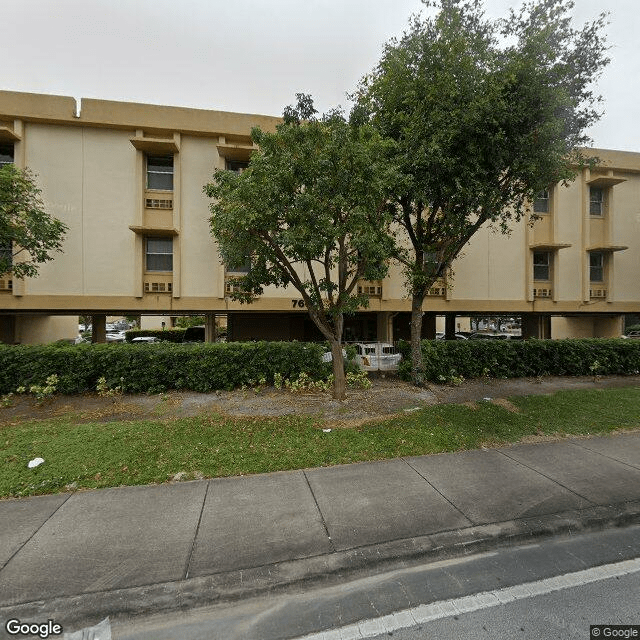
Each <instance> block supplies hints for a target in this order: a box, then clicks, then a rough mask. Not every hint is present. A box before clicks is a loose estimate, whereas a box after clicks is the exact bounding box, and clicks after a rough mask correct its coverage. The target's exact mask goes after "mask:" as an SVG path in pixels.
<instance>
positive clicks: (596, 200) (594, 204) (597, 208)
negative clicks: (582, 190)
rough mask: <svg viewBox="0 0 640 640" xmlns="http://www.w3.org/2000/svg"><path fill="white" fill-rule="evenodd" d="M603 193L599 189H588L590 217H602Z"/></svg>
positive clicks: (603, 206) (603, 207)
mask: <svg viewBox="0 0 640 640" xmlns="http://www.w3.org/2000/svg"><path fill="white" fill-rule="evenodd" d="M604 209H605V193H604V189H601V188H600V187H589V213H590V214H591V215H592V216H601V215H604Z"/></svg>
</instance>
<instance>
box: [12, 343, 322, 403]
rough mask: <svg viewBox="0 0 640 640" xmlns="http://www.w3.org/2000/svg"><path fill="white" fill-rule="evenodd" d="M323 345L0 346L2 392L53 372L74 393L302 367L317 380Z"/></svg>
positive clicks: (182, 384)
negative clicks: (98, 387) (101, 383)
mask: <svg viewBox="0 0 640 640" xmlns="http://www.w3.org/2000/svg"><path fill="white" fill-rule="evenodd" d="M324 351H325V347H324V345H322V344H312V343H304V342H230V343H209V344H168V343H158V344H126V343H121V344H117V343H115V344H80V345H45V346H30V345H29V346H28V345H15V346H9V345H0V393H9V392H11V391H15V390H16V388H17V387H20V386H24V387H27V388H29V387H30V386H31V385H42V384H44V382H45V380H46V378H47V377H48V376H50V375H51V374H57V376H58V380H59V381H58V385H57V390H58V392H60V393H69V394H71V393H82V392H85V391H95V389H96V385H97V382H98V379H99V378H100V377H103V376H104V377H105V378H106V382H107V385H108V386H109V387H111V388H113V387H116V386H119V385H122V387H123V390H124V391H125V392H129V393H139V392H152V393H158V392H161V391H165V390H167V389H189V390H192V391H201V392H206V391H212V390H216V389H233V388H235V387H241V386H242V385H252V384H257V383H258V381H259V380H260V379H261V378H264V379H265V380H266V382H267V383H268V384H272V383H273V375H274V374H275V373H280V374H282V376H283V377H284V378H297V377H298V375H299V374H300V373H302V372H303V371H304V372H305V373H307V374H308V375H309V376H310V377H312V378H313V379H314V380H318V379H320V378H326V377H327V376H328V375H329V374H330V373H331V364H330V363H328V364H327V363H323V362H322V361H321V356H322V354H323V353H324ZM121 378H122V381H121Z"/></svg>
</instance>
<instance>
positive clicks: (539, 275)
mask: <svg viewBox="0 0 640 640" xmlns="http://www.w3.org/2000/svg"><path fill="white" fill-rule="evenodd" d="M533 279H534V280H544V281H549V280H551V253H550V252H549V251H534V252H533Z"/></svg>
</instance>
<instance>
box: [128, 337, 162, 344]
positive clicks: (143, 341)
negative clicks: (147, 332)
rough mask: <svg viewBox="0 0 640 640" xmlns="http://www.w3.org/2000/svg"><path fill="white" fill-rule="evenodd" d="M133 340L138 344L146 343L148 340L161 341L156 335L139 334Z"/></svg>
mask: <svg viewBox="0 0 640 640" xmlns="http://www.w3.org/2000/svg"><path fill="white" fill-rule="evenodd" d="M131 342H132V343H133V342H135V343H136V344H144V343H147V342H161V340H160V338H156V337H155V336H138V337H137V338H133V340H131Z"/></svg>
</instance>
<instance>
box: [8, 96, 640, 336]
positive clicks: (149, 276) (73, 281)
mask: <svg viewBox="0 0 640 640" xmlns="http://www.w3.org/2000/svg"><path fill="white" fill-rule="evenodd" d="M278 122H279V119H278V118H274V117H269V116H261V115H250V114H237V113H226V112H221V111H206V110H198V109H186V108H179V107H167V106H155V105H145V104H134V103H124V102H112V101H103V100H88V99H84V100H82V101H81V102H76V100H75V99H74V98H70V97H62V96H47V95H36V94H26V93H14V92H6V91H0V163H4V162H13V163H15V164H16V165H17V166H18V167H20V168H24V167H29V168H30V169H31V170H32V171H34V172H35V174H37V181H38V185H39V186H40V188H41V189H42V196H43V200H44V203H45V207H46V210H47V211H48V212H49V213H50V214H52V215H54V216H55V217H57V218H59V219H60V220H62V221H63V222H64V223H65V224H67V225H68V227H69V230H68V232H67V235H66V238H65V242H64V247H63V253H61V254H58V255H56V257H55V259H54V260H53V261H51V262H48V263H46V264H43V265H41V267H40V273H39V275H38V277H36V278H27V279H22V280H18V279H12V278H10V277H7V276H0V341H3V342H10V343H19V342H23V343H30V342H48V341H51V340H54V339H57V338H71V337H74V336H75V335H76V333H77V316H78V315H80V314H81V315H91V316H93V318H94V322H93V326H94V339H95V340H98V341H99V340H102V339H103V338H104V319H105V318H106V316H107V315H109V316H111V315H141V316H162V317H166V318H170V317H172V316H179V315H187V314H199V315H205V316H206V318H207V326H208V327H209V330H210V334H211V335H213V330H212V328H213V326H214V322H215V316H216V315H218V314H221V315H225V316H226V318H227V321H228V329H227V330H228V334H229V338H230V339H240V340H244V339H284V340H288V339H298V340H309V339H318V338H319V337H320V336H319V333H318V332H317V330H316V329H315V327H314V326H313V324H312V323H311V321H310V319H309V317H308V315H307V313H306V311H305V309H304V306H303V305H302V302H301V300H300V299H299V296H298V295H297V292H296V291H295V290H289V289H276V288H273V287H268V288H266V290H265V292H264V295H263V296H262V297H261V298H260V299H258V300H257V301H256V302H255V303H253V304H251V305H241V304H239V303H237V302H234V301H232V300H231V299H230V298H229V293H230V292H231V291H232V290H233V287H234V286H235V285H234V277H237V276H238V275H241V274H242V269H239V270H235V271H233V272H228V271H225V268H224V266H223V265H222V264H221V261H220V257H219V254H218V252H217V250H216V245H215V242H214V240H213V239H212V237H211V235H210V232H209V224H208V217H209V215H210V214H209V202H208V199H207V197H206V196H205V195H204V193H203V186H204V185H205V184H206V183H207V182H210V181H211V178H212V175H213V172H214V170H215V169H229V170H242V169H243V167H245V166H246V163H247V162H248V160H249V158H250V155H251V153H252V151H253V149H254V146H253V144H252V142H251V138H250V132H251V128H252V127H254V126H260V127H262V128H263V129H265V130H274V129H275V126H276V125H277V123H278ZM593 153H594V155H596V156H598V157H599V158H600V159H601V162H600V164H599V165H598V168H597V169H595V170H592V171H589V170H588V169H585V170H583V171H582V172H581V174H580V175H579V176H578V178H577V179H576V180H575V181H574V182H573V183H572V184H571V185H569V186H568V187H564V186H560V185H555V186H553V187H551V188H550V189H549V190H547V191H545V192H543V193H541V194H539V197H538V198H537V199H536V201H535V203H533V209H534V211H535V212H536V213H537V214H538V215H539V216H540V217H539V219H538V220H537V221H536V222H535V223H534V224H533V226H531V225H528V224H526V223H525V222H522V223H520V224H516V225H514V228H513V230H512V233H511V234H510V235H509V236H504V235H501V234H500V233H498V232H493V231H492V230H491V229H490V228H485V229H482V230H481V231H480V232H479V233H478V234H476V236H474V238H473V239H472V240H471V242H470V243H469V244H468V245H467V247H466V248H465V250H464V252H463V254H462V255H461V256H460V257H459V258H458V259H457V260H456V261H455V264H454V265H453V267H452V271H451V273H450V274H449V275H448V276H447V278H446V279H445V280H443V281H442V282H439V283H437V284H436V285H435V286H434V287H433V288H432V289H431V291H430V292H429V295H428V296H427V298H426V300H425V303H424V310H425V323H424V325H425V333H426V335H430V334H432V333H433V332H434V331H435V317H436V315H438V316H445V317H446V318H447V319H448V322H447V326H448V327H449V328H451V327H455V318H456V317H462V316H470V315H498V314H507V315H512V316H521V317H522V327H523V333H524V334H525V335H526V336H536V337H587V336H618V335H620V334H621V332H622V317H623V314H625V313H637V312H638V311H640V278H639V276H640V252H639V250H640V153H629V152H620V151H607V150H593ZM361 287H362V290H363V291H364V292H366V293H368V295H369V301H370V304H369V307H368V308H367V309H366V310H363V311H362V313H360V314H357V316H355V317H353V318H351V319H350V320H349V321H348V322H347V325H346V330H345V331H346V336H345V337H346V338H347V339H354V340H356V339H357V340H374V339H377V340H380V341H387V340H392V339H396V338H399V337H408V328H409V312H410V300H409V299H408V297H407V294H406V292H405V289H404V284H403V278H402V274H401V273H400V271H399V269H397V268H392V269H391V272H390V274H389V276H388V277H387V278H386V279H385V280H384V281H380V282H362V283H361Z"/></svg>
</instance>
